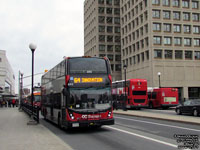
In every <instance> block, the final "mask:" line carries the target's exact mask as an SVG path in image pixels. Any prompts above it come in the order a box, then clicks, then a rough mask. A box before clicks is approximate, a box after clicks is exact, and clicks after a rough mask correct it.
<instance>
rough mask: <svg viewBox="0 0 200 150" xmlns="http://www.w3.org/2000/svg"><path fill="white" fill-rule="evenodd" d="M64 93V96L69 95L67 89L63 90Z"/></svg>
mask: <svg viewBox="0 0 200 150" xmlns="http://www.w3.org/2000/svg"><path fill="white" fill-rule="evenodd" d="M62 93H63V95H64V96H67V93H68V91H67V88H63V90H62Z"/></svg>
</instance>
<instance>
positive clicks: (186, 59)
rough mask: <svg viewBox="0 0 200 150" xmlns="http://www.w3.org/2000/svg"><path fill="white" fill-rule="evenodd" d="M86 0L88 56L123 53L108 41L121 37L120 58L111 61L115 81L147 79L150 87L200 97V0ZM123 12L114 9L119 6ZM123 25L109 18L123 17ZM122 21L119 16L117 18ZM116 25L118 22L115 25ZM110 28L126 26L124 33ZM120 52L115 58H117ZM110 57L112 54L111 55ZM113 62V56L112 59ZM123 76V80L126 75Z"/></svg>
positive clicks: (122, 29) (85, 16)
mask: <svg viewBox="0 0 200 150" xmlns="http://www.w3.org/2000/svg"><path fill="white" fill-rule="evenodd" d="M118 2H119V0H85V3H84V40H85V49H84V50H85V55H91V56H95V55H96V56H104V55H112V54H113V58H114V57H115V58H116V55H120V52H117V50H118V49H117V48H116V47H114V50H113V51H109V45H114V46H117V45H120V43H119V42H117V44H116V43H110V42H108V39H109V36H112V37H113V38H114V37H115V36H120V35H121V68H120V67H116V66H114V65H116V64H117V65H119V64H120V62H118V61H117V63H116V61H114V62H112V61H111V64H112V65H113V66H112V68H113V73H114V74H113V75H114V77H115V73H116V72H115V71H116V68H120V69H121V70H122V72H119V73H121V76H120V75H119V76H118V74H117V77H116V78H115V80H118V79H124V70H123V66H124V65H125V64H126V65H127V70H126V73H127V78H145V79H147V81H148V86H149V87H158V86H159V77H158V72H160V73H161V75H160V81H161V82H160V84H161V87H176V88H178V89H179V96H180V98H200V1H199V0H120V5H119V6H118V5H115V3H118ZM119 7H120V15H116V14H114V13H113V9H112V13H109V12H110V11H109V8H119ZM119 16H120V24H118V25H117V24H115V22H113V21H112V24H111V23H108V20H109V17H112V18H114V20H115V18H119ZM117 20H118V19H117ZM113 23H114V24H113ZM109 26H117V27H118V26H120V28H121V30H120V32H121V33H120V34H119V33H115V32H108V31H110V30H109V28H108V27H109ZM114 55H115V56H114ZM108 57H109V56H108ZM111 60H112V59H111ZM120 77H122V78H120Z"/></svg>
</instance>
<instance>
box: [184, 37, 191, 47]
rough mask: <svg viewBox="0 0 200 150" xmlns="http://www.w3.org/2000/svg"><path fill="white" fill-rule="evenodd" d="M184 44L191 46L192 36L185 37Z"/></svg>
mask: <svg viewBox="0 0 200 150" xmlns="http://www.w3.org/2000/svg"><path fill="white" fill-rule="evenodd" d="M184 46H191V38H184Z"/></svg>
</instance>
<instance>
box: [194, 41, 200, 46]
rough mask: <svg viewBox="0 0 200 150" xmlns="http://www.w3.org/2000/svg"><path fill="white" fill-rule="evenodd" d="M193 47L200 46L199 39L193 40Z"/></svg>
mask: <svg viewBox="0 0 200 150" xmlns="http://www.w3.org/2000/svg"><path fill="white" fill-rule="evenodd" d="M194 46H196V47H199V46H200V39H194Z"/></svg>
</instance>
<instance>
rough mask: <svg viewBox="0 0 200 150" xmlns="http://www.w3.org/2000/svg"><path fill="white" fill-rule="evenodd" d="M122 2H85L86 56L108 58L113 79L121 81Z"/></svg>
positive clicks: (89, 0) (95, 0) (100, 0)
mask: <svg viewBox="0 0 200 150" xmlns="http://www.w3.org/2000/svg"><path fill="white" fill-rule="evenodd" d="M120 39H121V37H120V0H115V1H113V0H85V2H84V55H86V56H97V57H104V56H107V57H108V58H109V60H110V63H111V69H112V79H113V81H115V80H120V79H121V44H120Z"/></svg>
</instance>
